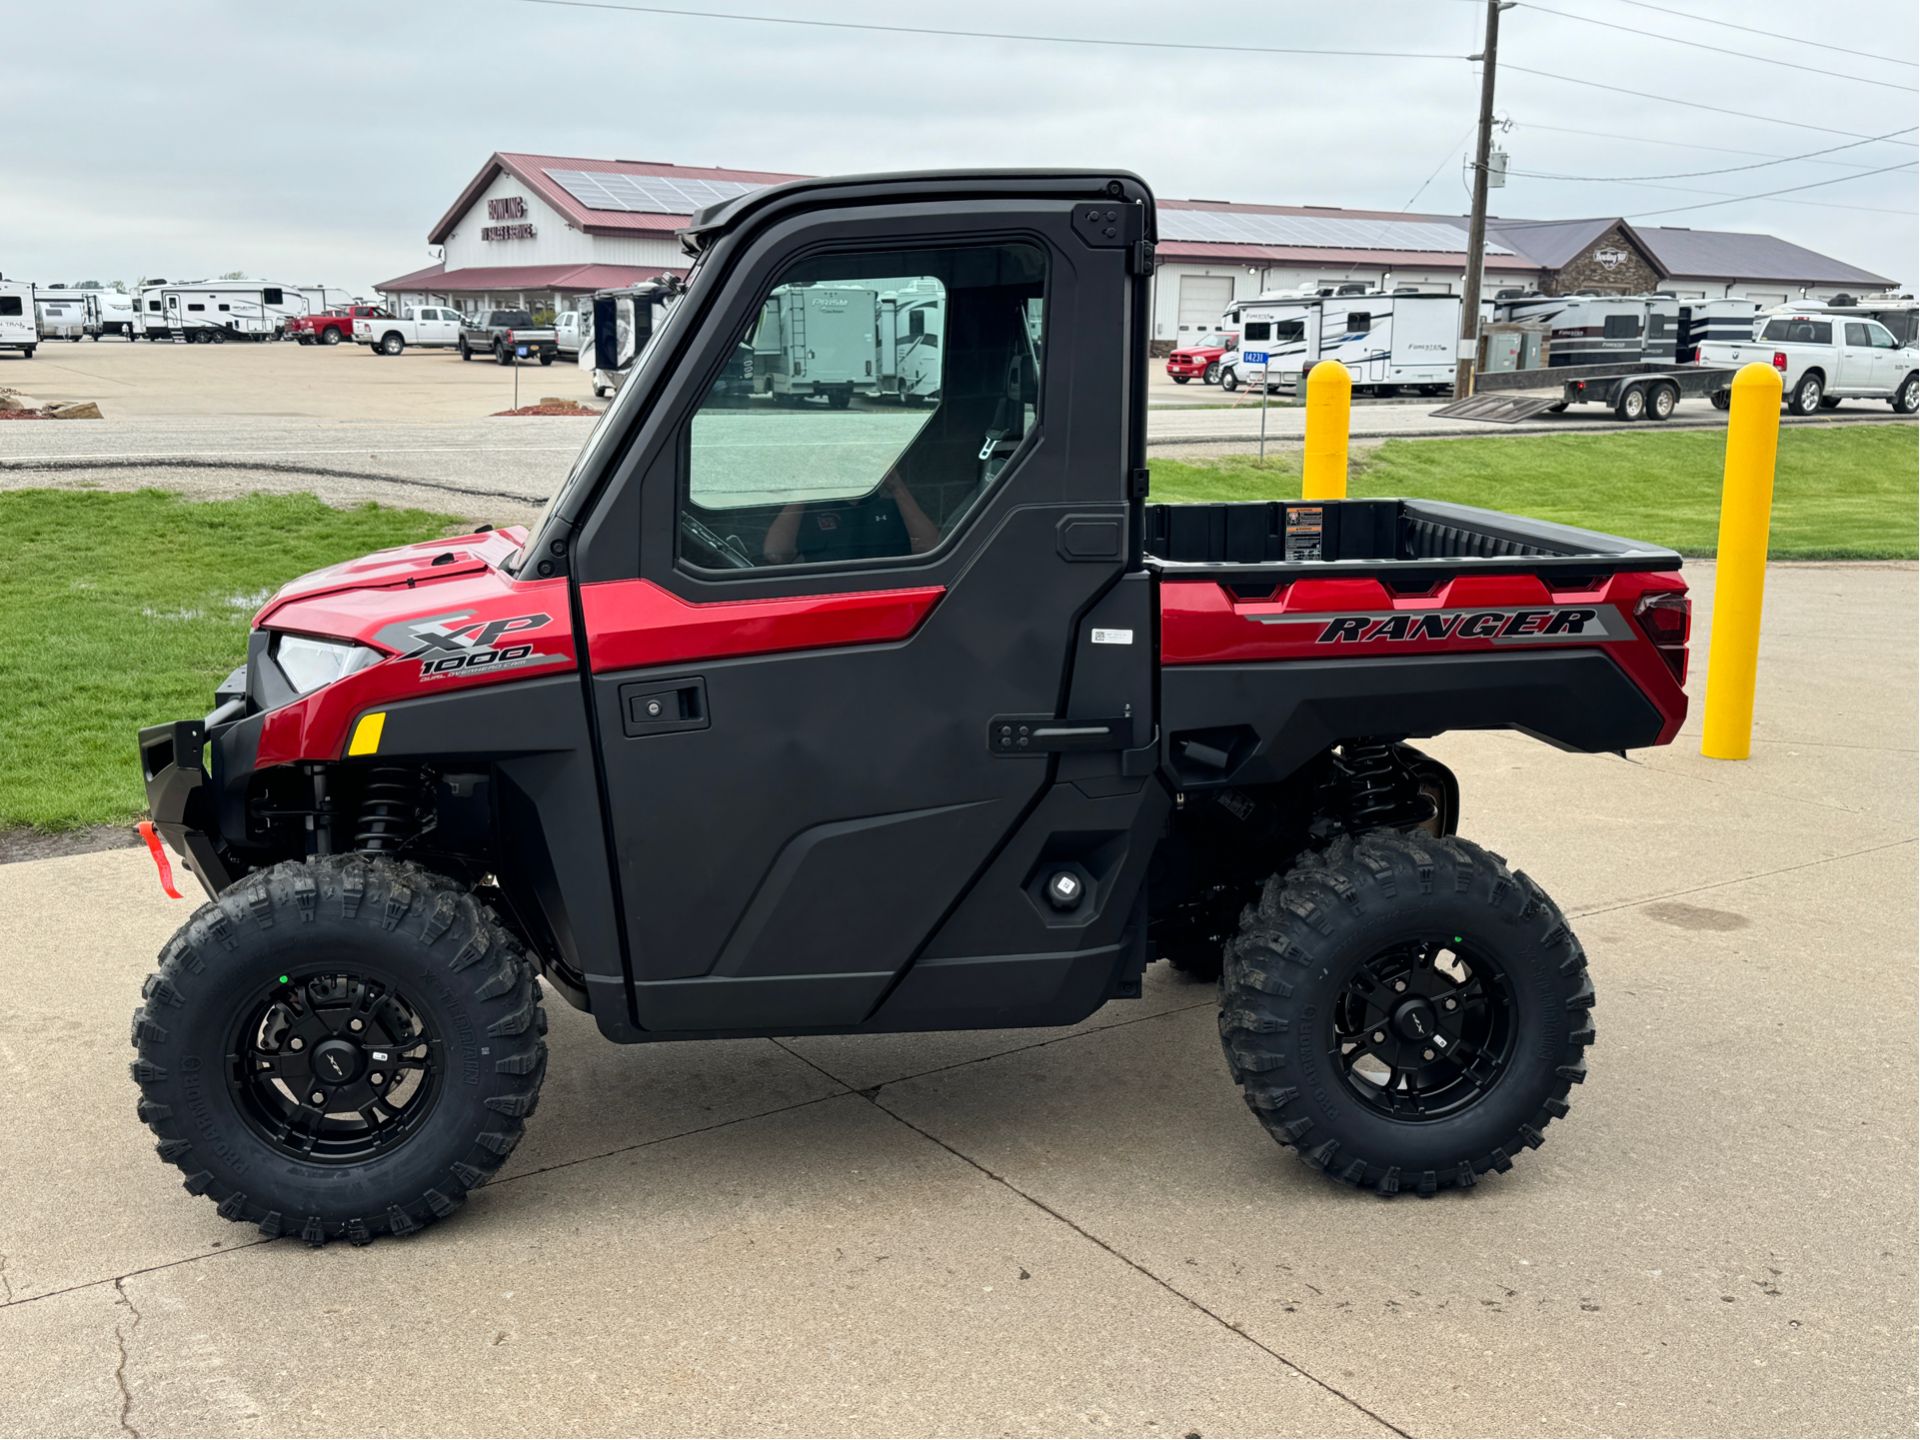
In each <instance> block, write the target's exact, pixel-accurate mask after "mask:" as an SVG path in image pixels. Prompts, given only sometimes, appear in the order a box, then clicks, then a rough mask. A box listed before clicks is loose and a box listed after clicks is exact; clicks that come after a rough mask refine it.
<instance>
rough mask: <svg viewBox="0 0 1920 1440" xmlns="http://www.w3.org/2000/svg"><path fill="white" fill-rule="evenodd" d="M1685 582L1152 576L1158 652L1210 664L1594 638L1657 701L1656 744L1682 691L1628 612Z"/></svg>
mask: <svg viewBox="0 0 1920 1440" xmlns="http://www.w3.org/2000/svg"><path fill="white" fill-rule="evenodd" d="M1686 588H1687V587H1686V582H1685V581H1683V580H1681V578H1680V577H1679V576H1678V575H1675V574H1670V573H1665V572H1658V573H1654V572H1650V573H1645V574H1625V575H1610V576H1607V577H1605V578H1604V579H1603V580H1601V581H1600V582H1599V583H1598V584H1597V585H1596V586H1594V587H1592V588H1589V589H1578V590H1573V589H1567V590H1554V589H1550V588H1549V587H1548V585H1547V584H1546V582H1545V581H1544V580H1542V579H1541V578H1540V577H1538V576H1536V575H1463V576H1460V577H1459V578H1457V579H1454V580H1449V581H1447V582H1445V583H1444V584H1442V585H1439V586H1436V587H1435V588H1434V589H1433V590H1431V591H1430V592H1428V593H1425V594H1420V595H1403V594H1395V593H1394V592H1393V591H1391V590H1389V589H1388V588H1387V587H1386V586H1385V585H1384V584H1382V583H1381V582H1380V581H1378V580H1373V579H1367V578H1364V577H1356V578H1351V579H1345V578H1342V579H1324V580H1296V581H1293V582H1292V583H1290V584H1286V585H1282V586H1279V587H1277V588H1276V589H1275V590H1274V592H1273V593H1272V594H1270V595H1268V596H1267V597H1265V598H1263V599H1259V600H1239V599H1235V598H1234V596H1233V594H1232V593H1231V592H1230V591H1228V590H1227V588H1226V587H1225V586H1223V585H1220V584H1217V583H1215V582H1213V581H1198V580H1196V581H1169V582H1167V583H1165V584H1163V585H1162V586H1161V587H1160V660H1161V663H1162V664H1163V665H1218V664H1227V663H1236V662H1247V661H1267V660H1272V661H1282V660H1308V659H1312V660H1337V659H1341V658H1343V657H1347V656H1356V657H1366V658H1370V659H1379V658H1382V657H1392V656H1396V655H1450V654H1476V653H1485V652H1488V651H1499V650H1503V649H1507V648H1509V647H1513V646H1521V645H1524V646H1530V647H1544V648H1558V649H1564V648H1570V647H1585V648H1601V649H1604V650H1605V652H1606V653H1607V655H1608V656H1609V657H1610V658H1611V659H1612V660H1613V661H1614V663H1615V664H1617V665H1619V666H1620V668H1621V669H1622V670H1624V671H1626V673H1627V675H1628V676H1629V677H1630V678H1631V679H1632V680H1633V682H1634V684H1635V685H1637V686H1638V687H1639V689H1640V691H1641V693H1643V694H1644V695H1645V696H1646V697H1647V699H1648V700H1649V701H1650V702H1651V703H1652V704H1653V706H1654V708H1655V709H1657V710H1658V711H1659V712H1660V716H1661V719H1662V721H1663V724H1662V726H1661V733H1660V741H1659V743H1661V744H1666V743H1667V742H1669V741H1671V740H1672V739H1673V737H1674V735H1676V734H1677V733H1678V732H1679V729H1680V726H1681V723H1682V722H1683V721H1685V719H1686V717H1687V696H1686V692H1685V690H1683V689H1682V688H1681V685H1680V682H1679V680H1678V679H1676V678H1675V676H1674V673H1673V671H1672V670H1670V669H1669V668H1668V665H1667V662H1666V661H1665V660H1664V659H1662V658H1661V654H1660V651H1659V650H1658V648H1657V647H1656V646H1655V645H1654V643H1653V642H1652V641H1651V640H1650V639H1649V638H1648V637H1647V634H1646V632H1645V631H1644V630H1643V629H1642V628H1641V626H1640V624H1639V622H1638V621H1637V620H1636V619H1635V618H1634V616H1635V612H1636V609H1637V607H1638V605H1639V603H1640V601H1641V600H1642V599H1643V598H1644V597H1646V596H1648V595H1652V594H1667V593H1674V592H1678V593H1680V594H1685V593H1686ZM1562 617H1565V618H1564V619H1563V618H1562ZM1581 617H1584V618H1581ZM1562 625H1566V626H1568V627H1569V628H1567V629H1564V630H1563V629H1560V628H1559V627H1560V626H1562ZM1574 625H1579V626H1581V627H1583V628H1582V629H1573V628H1571V627H1572V626H1574Z"/></svg>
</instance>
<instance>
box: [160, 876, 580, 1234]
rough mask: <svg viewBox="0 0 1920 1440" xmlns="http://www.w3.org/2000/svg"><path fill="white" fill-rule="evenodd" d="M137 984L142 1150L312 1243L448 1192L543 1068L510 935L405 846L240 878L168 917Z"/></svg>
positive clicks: (520, 1109) (460, 1185)
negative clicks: (182, 918) (150, 1144)
mask: <svg viewBox="0 0 1920 1440" xmlns="http://www.w3.org/2000/svg"><path fill="white" fill-rule="evenodd" d="M141 993H142V995H143V997H144V999H145V1001H146V1003H145V1004H144V1005H142V1006H141V1007H140V1008H139V1009H138V1010H136V1011H135V1012H134V1016H133V1044H134V1047H135V1049H136V1050H137V1051H138V1052H139V1058H138V1059H136V1060H135V1061H134V1063H133V1078H134V1080H135V1081H136V1082H138V1084H139V1087H140V1104H139V1114H140V1118H141V1119H142V1120H143V1121H145V1122H146V1124H147V1125H148V1127H149V1128H151V1129H152V1131H153V1132H154V1134H155V1135H156V1136H157V1137H158V1140H159V1143H158V1145H157V1146H156V1149H157V1151H158V1153H159V1155H160V1158H161V1159H163V1160H165V1161H167V1162H168V1163H169V1164H171V1165H174V1166H175V1167H177V1168H178V1169H179V1170H180V1171H181V1173H182V1174H183V1175H184V1176H185V1177H186V1178H185V1181H184V1184H185V1187H186V1189H187V1191H188V1192H189V1193H190V1194H194V1195H205V1196H206V1197H207V1198H208V1199H209V1200H212V1201H214V1202H215V1203H216V1204H217V1205H218V1206H219V1211H220V1214H221V1215H222V1216H223V1217H225V1218H226V1219H228V1220H233V1221H237V1222H244V1223H248V1224H253V1225H257V1226H258V1227H259V1229H260V1231H261V1233H262V1234H265V1235H269V1236H272V1235H285V1234H298V1235H299V1236H300V1237H301V1238H302V1239H304V1240H306V1241H307V1242H308V1243H309V1244H312V1245H321V1244H325V1243H326V1242H327V1241H328V1240H334V1239H342V1238H344V1239H347V1240H350V1241H352V1242H354V1243H356V1244H364V1243H365V1242H366V1241H368V1240H370V1239H372V1238H373V1237H374V1236H377V1235H384V1234H393V1235H404V1234H408V1233H410V1232H411V1231H414V1230H417V1229H419V1228H420V1227H421V1226H422V1225H426V1224H430V1223H431V1222H433V1221H434V1220H436V1219H442V1218H444V1217H445V1216H447V1215H449V1214H451V1213H452V1212H453V1211H454V1210H456V1209H458V1208H459V1206H460V1204H461V1202H462V1201H463V1200H464V1199H465V1198H466V1195H467V1192H468V1191H469V1190H472V1189H473V1188H474V1187H476V1186H478V1185H480V1184H481V1183H483V1182H484V1181H485V1180H486V1179H487V1177H488V1176H489V1175H491V1174H492V1173H493V1172H494V1171H495V1170H497V1169H499V1167H500V1164H501V1162H502V1161H503V1160H505V1159H506V1157H507V1156H508V1155H509V1154H510V1153H512V1151H513V1148H514V1146H515V1145H516V1144H518V1143H519V1140H520V1136H521V1133H522V1131H523V1129H524V1128H525V1127H524V1121H525V1118H526V1117H527V1116H529V1115H531V1114H532V1113H533V1111H534V1107H535V1105H536V1103H537V1101H538V1099H539V1093H540V1082H541V1080H542V1079H543V1078H544V1076H545V1073H546V1060H547V1047H546V1041H545V1039H544V1038H542V1037H543V1036H544V1035H545V1032H546V1015H545V1012H544V1011H543V1010H542V1009H541V1007H540V1000H539V990H538V987H537V986H536V984H535V982H534V976H533V965H532V962H531V961H530V960H529V959H528V956H527V953H526V951H525V950H524V949H523V948H522V947H521V945H520V943H519V942H518V941H517V940H516V939H514V937H513V936H512V935H511V934H510V933H509V932H508V931H507V930H506V929H505V928H504V927H502V926H501V924H500V922H499V920H498V919H497V918H496V917H495V916H494V915H493V913H492V912H491V911H489V910H488V909H486V908H485V907H483V906H482V905H480V904H479V903H478V902H477V901H476V900H475V899H474V898H473V896H472V895H471V894H470V893H469V892H468V891H467V890H465V889H464V888H462V887H460V886H458V885H455V884H454V883H453V882H451V881H449V880H447V879H445V878H444V877H442V876H439V875H436V874H434V873H432V872H431V871H428V870H425V869H423V868H421V867H420V866H417V865H409V864H401V863H396V862H393V861H389V860H380V859H369V858H367V857H364V856H357V855H356V856H340V857H332V858H328V859H321V860H313V861H308V862H304V863H293V864H285V865H279V866H276V867H274V868H273V869H271V870H267V871H263V872H261V873H259V874H257V875H254V876H251V877H249V878H248V879H247V880H245V881H243V882H241V883H240V884H239V885H236V886H235V887H233V888H232V889H230V890H228V891H227V892H226V893H225V894H223V895H222V896H220V898H219V899H217V900H214V901H210V902H209V903H208V904H206V905H203V906H201V907H200V910H199V911H198V912H197V913H196V914H195V915H194V917H193V918H192V919H191V920H189V921H188V922H187V923H186V924H185V925H184V926H182V927H181V929H180V930H179V932H178V933H176V934H175V935H174V937H173V939H172V940H170V941H169V942H168V943H167V946H166V948H165V949H164V950H162V951H161V954H160V968H159V969H158V970H157V971H155V972H154V973H153V974H152V975H150V976H149V977H148V978H147V982H146V984H145V985H144V986H143V987H142V991H141Z"/></svg>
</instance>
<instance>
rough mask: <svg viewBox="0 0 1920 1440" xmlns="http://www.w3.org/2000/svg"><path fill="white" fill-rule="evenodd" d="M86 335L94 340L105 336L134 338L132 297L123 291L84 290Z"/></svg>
mask: <svg viewBox="0 0 1920 1440" xmlns="http://www.w3.org/2000/svg"><path fill="white" fill-rule="evenodd" d="M81 293H82V294H84V295H85V296H86V297H87V319H86V329H87V334H88V335H90V336H91V337H92V338H94V339H95V340H98V339H100V338H102V337H103V336H107V335H124V336H126V337H127V339H129V340H131V339H133V338H134V334H133V323H134V309H133V303H134V302H133V296H131V295H129V294H127V293H126V292H125V291H124V290H86V291H82V292H81Z"/></svg>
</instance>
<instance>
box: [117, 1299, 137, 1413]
mask: <svg viewBox="0 0 1920 1440" xmlns="http://www.w3.org/2000/svg"><path fill="white" fill-rule="evenodd" d="M124 1279H125V1277H124V1276H123V1277H121V1279H118V1280H115V1281H114V1282H113V1293H114V1294H115V1295H117V1296H119V1297H120V1298H119V1299H117V1300H116V1301H114V1303H115V1304H116V1305H124V1306H126V1307H127V1309H128V1310H129V1311H130V1312H131V1313H132V1315H133V1324H131V1325H129V1326H128V1327H127V1328H126V1329H125V1330H122V1329H121V1328H120V1326H119V1324H118V1323H117V1322H116V1323H115V1325H114V1327H113V1340H114V1344H116V1345H118V1346H119V1347H120V1360H119V1363H117V1364H116V1365H115V1366H114V1367H113V1383H114V1384H116V1385H118V1386H119V1387H120V1433H121V1434H122V1435H132V1436H135V1437H136V1440H137V1437H138V1436H139V1434H140V1432H139V1431H138V1430H136V1429H134V1428H133V1422H132V1421H131V1420H129V1419H128V1418H127V1417H128V1416H130V1415H132V1414H133V1391H132V1390H130V1389H128V1388H127V1333H128V1331H132V1330H138V1329H139V1328H140V1307H139V1306H137V1305H135V1304H134V1303H133V1299H132V1297H131V1296H129V1295H128V1294H127V1287H126V1285H125V1284H124V1283H123V1282H124Z"/></svg>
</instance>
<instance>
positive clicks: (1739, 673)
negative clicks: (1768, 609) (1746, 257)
mask: <svg viewBox="0 0 1920 1440" xmlns="http://www.w3.org/2000/svg"><path fill="white" fill-rule="evenodd" d="M1779 445H1780V372H1779V371H1777V370H1775V369H1774V368H1773V367H1772V366H1771V365H1762V364H1759V363H1758V362H1756V363H1754V364H1752V365H1746V366H1742V367H1741V370H1740V373H1739V374H1738V375H1735V376H1734V377H1733V408H1732V413H1731V414H1729V415H1728V417H1727V469H1726V478H1725V480H1724V481H1723V482H1722V484H1721V490H1720V544H1719V549H1718V550H1717V551H1716V558H1715V560H1714V579H1713V638H1712V640H1711V642H1710V644H1709V645H1708V648H1707V704H1706V716H1705V719H1704V720H1703V722H1702V724H1703V728H1704V732H1705V733H1703V734H1702V735H1701V737H1700V753H1701V754H1702V755H1704V756H1706V757H1707V758H1708V759H1709V760H1744V759H1746V758H1747V756H1748V754H1749V753H1751V751H1752V749H1753V684H1754V672H1755V671H1756V670H1757V669H1758V668H1759V664H1760V600H1761V593H1762V591H1763V590H1764V589H1765V588H1766V581H1767V530H1768V526H1769V524H1770V523H1771V521H1772V519H1773V462H1774V455H1775V452H1776V451H1777V450H1778V449H1779Z"/></svg>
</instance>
